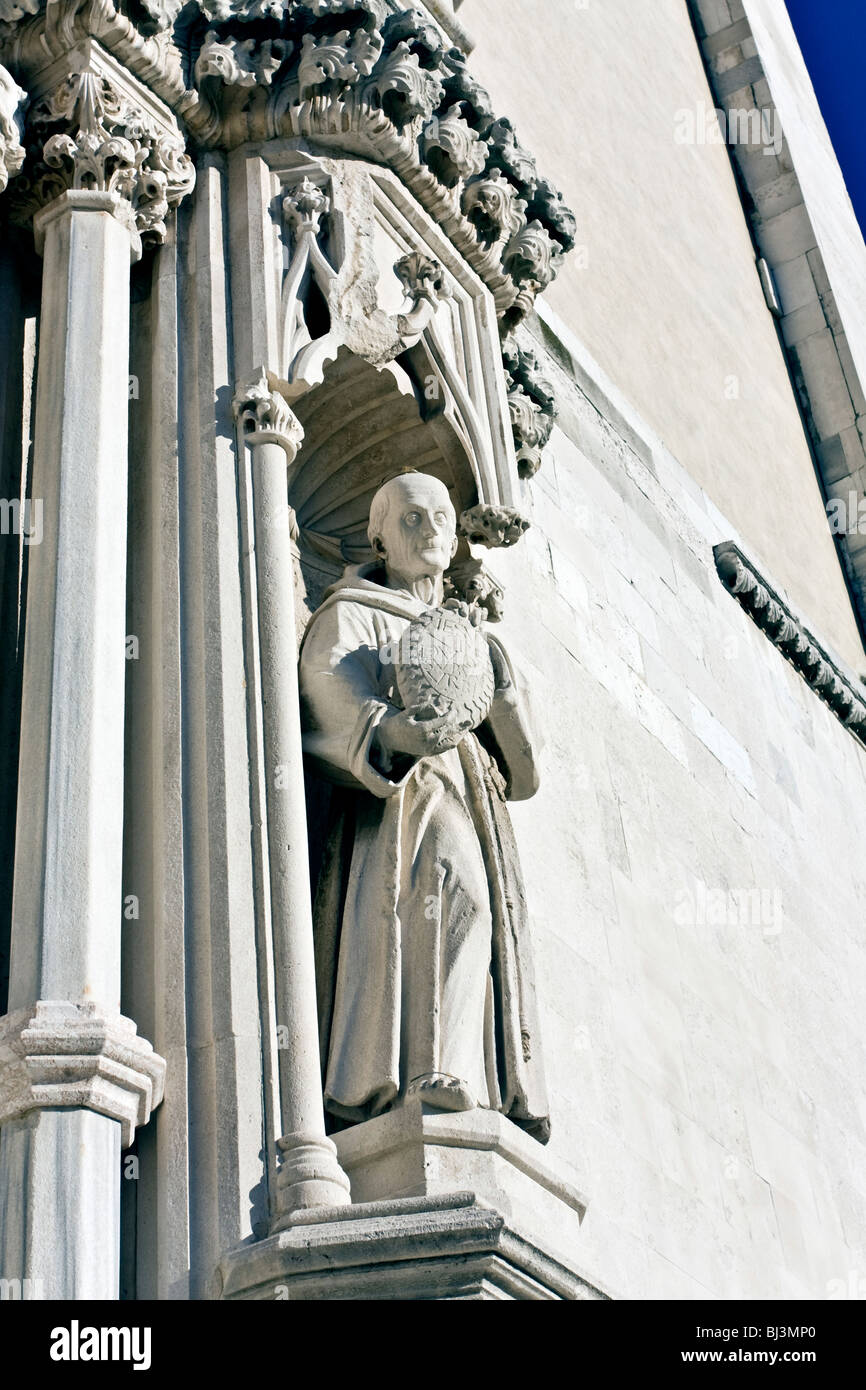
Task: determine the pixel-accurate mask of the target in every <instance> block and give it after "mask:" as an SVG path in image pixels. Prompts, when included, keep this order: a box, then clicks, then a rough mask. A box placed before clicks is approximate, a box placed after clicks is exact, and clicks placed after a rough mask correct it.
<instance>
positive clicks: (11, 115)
mask: <svg viewBox="0 0 866 1390" xmlns="http://www.w3.org/2000/svg"><path fill="white" fill-rule="evenodd" d="M26 100H27V93H26V92H24V91H22V89H21V88H20V87H19V86H18V84H17V82H14V81H13V80H12V77H11V75H10V74H9V73H8V72H7V71H6V69H5V68H4V67H0V193H2V192H3V189H4V188H5V187H6V185H7V183H8V182H9V180H10V179H11V178H12V176H13V175H14V174H17V173H18V171H19V169H20V168H21V165H22V164H23V163H24V146H23V145H22V143H21V129H22V117H21V111H22V108H23V105H24V102H25V101H26Z"/></svg>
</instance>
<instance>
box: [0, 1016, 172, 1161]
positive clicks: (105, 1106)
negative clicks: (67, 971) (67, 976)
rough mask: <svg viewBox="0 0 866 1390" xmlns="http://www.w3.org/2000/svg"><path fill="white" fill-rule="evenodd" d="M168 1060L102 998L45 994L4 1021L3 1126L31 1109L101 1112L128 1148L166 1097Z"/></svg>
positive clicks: (0, 1042) (0, 1067)
mask: <svg viewBox="0 0 866 1390" xmlns="http://www.w3.org/2000/svg"><path fill="white" fill-rule="evenodd" d="M164 1081H165V1062H164V1060H163V1058H162V1057H160V1056H158V1054H157V1053H155V1052H154V1050H153V1048H152V1047H151V1045H150V1043H149V1042H147V1041H146V1040H145V1039H144V1038H140V1037H139V1036H138V1033H137V1030H136V1026H135V1024H134V1023H133V1022H132V1020H131V1019H128V1018H124V1017H123V1016H122V1015H121V1014H112V1013H110V1012H108V1011H107V1010H103V1009H101V1008H100V1007H99V1006H98V1005H97V1004H93V1003H89V1002H86V1003H81V1004H70V1003H62V1002H57V1001H51V1000H40V1001H39V1002H38V1003H37V1004H36V1005H35V1006H34V1007H33V1008H29V1009H19V1010H17V1011H16V1012H15V1013H13V1014H8V1015H7V1016H6V1017H5V1018H4V1019H3V1020H2V1021H0V1124H5V1123H7V1122H9V1121H10V1120H14V1119H19V1118H20V1117H21V1116H23V1115H26V1114H28V1113H29V1112H30V1111H31V1110H46V1109H58V1108H74V1109H86V1110H94V1111H96V1113H97V1114H100V1115H107V1116H108V1118H109V1119H112V1120H117V1121H118V1123H119V1124H120V1127H121V1143H122V1145H123V1147H124V1148H128V1147H129V1145H130V1144H131V1143H132V1141H133V1138H134V1137H135V1130H136V1128H137V1127H138V1126H140V1125H146V1124H147V1122H148V1120H149V1118H150V1114H151V1111H152V1110H155V1109H156V1107H157V1106H158V1105H159V1103H160V1101H161V1100H162V1094H163V1085H164Z"/></svg>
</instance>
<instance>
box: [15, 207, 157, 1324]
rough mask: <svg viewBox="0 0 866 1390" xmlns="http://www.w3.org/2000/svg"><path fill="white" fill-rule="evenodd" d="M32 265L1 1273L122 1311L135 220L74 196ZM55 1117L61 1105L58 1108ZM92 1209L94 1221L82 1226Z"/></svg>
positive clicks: (139, 1104) (129, 1125)
mask: <svg viewBox="0 0 866 1390" xmlns="http://www.w3.org/2000/svg"><path fill="white" fill-rule="evenodd" d="M34 229H35V233H36V241H37V246H38V247H39V248H40V249H41V250H42V251H43V256H44V276H43V292H42V312H41V325H40V349H39V363H38V387H37V400H36V424H35V435H34V455H33V497H34V499H38V503H41V508H42V540H41V543H40V544H39V545H33V546H31V548H30V554H29V561H30V569H29V577H28V585H27V617H26V633H25V650H24V675H23V691H22V710H21V747H20V770H19V782H18V819H17V829H16V846H15V879H14V896H13V912H12V952H11V965H10V986H9V1011H10V1012H9V1014H8V1015H7V1017H6V1018H5V1019H3V1020H2V1022H0V1044H2V1045H0V1120H2V1122H3V1128H2V1137H0V1276H2V1277H5V1278H7V1279H9V1278H19V1279H22V1280H23V1279H27V1280H30V1281H31V1283H30V1288H31V1289H35V1290H36V1291H37V1296H43V1297H45V1298H58V1299H79V1298H101V1299H107V1298H116V1297H117V1295H118V1245H119V1206H120V1148H121V1142H123V1143H124V1144H128V1143H129V1142H130V1141H131V1138H132V1133H133V1131H134V1128H135V1125H136V1123H143V1122H144V1120H146V1118H147V1116H148V1115H149V1113H150V1109H151V1106H152V1105H153V1104H156V1103H158V1102H159V1099H160V1097H161V1094H162V1083H163V1072H164V1063H163V1062H162V1060H161V1059H160V1058H159V1057H157V1056H156V1055H155V1054H154V1053H153V1051H152V1049H151V1048H150V1046H149V1044H148V1043H146V1042H144V1041H143V1040H142V1039H139V1038H138V1037H137V1036H136V1033H135V1027H134V1025H133V1024H132V1023H130V1022H129V1021H128V1020H125V1019H122V1018H121V1016H120V1014H119V1004H120V936H121V932H120V924H121V909H122V883H121V864H122V836H123V719H124V682H125V664H126V663H125V643H124V636H125V609H126V603H125V596H126V491H127V409H128V372H129V367H128V362H129V267H130V259H131V256H137V255H138V254H140V241H139V237H138V233H137V231H136V228H135V223H134V220H133V212H132V207H131V205H130V203H129V202H128V200H127V199H125V198H124V197H122V196H121V195H120V194H118V193H117V192H110V191H98V190H82V189H76V190H74V191H68V192H66V193H64V194H62V195H61V196H60V197H59V198H58V199H56V200H55V201H54V202H53V203H51V204H50V205H49V206H48V207H47V208H45V209H43V211H42V212H40V213H39V214H38V215H37V217H36V219H35V224H34ZM60 1107H62V1108H60ZM88 1213H89V1215H88Z"/></svg>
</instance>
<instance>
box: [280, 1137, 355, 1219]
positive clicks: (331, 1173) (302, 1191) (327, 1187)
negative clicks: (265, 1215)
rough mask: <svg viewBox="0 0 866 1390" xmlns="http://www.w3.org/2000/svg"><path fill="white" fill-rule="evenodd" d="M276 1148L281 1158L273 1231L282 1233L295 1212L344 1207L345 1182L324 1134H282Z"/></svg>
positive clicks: (335, 1153) (334, 1149)
mask: <svg viewBox="0 0 866 1390" xmlns="http://www.w3.org/2000/svg"><path fill="white" fill-rule="evenodd" d="M277 1147H278V1148H279V1150H280V1153H281V1155H282V1158H281V1162H280V1166H279V1169H278V1171H277V1212H276V1217H275V1219H274V1221H273V1226H272V1229H273V1230H275V1231H282V1230H283V1229H284V1227H285V1226H286V1225H287V1224H288V1223H289V1222H291V1221H292V1220H294V1218H295V1214H296V1213H297V1212H301V1213H303V1212H305V1211H309V1210H311V1209H317V1208H320V1207H342V1206H347V1205H348V1203H349V1202H350V1201H351V1197H350V1196H349V1179H348V1178H347V1177H346V1175H345V1173H344V1172H343V1171H342V1169H341V1168H340V1165H339V1163H338V1161H337V1150H336V1148H335V1147H334V1144H333V1141H332V1140H330V1139H326V1138H325V1136H324V1134H322V1135H318V1134H286V1135H284V1136H283V1138H282V1139H278V1140H277Z"/></svg>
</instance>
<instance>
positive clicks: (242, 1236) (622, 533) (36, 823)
mask: <svg viewBox="0 0 866 1390" xmlns="http://www.w3.org/2000/svg"><path fill="white" fill-rule="evenodd" d="M549 3H550V4H558V3H560V0H549ZM562 3H563V4H564V3H565V0H562ZM732 4H735V0H724V3H723V4H721V5H720V6H718V7H717V10H719V11H721V10H724V11H726V13H725V14H720V13H719V14H717V15H716V18H715V20H712V21H711V17H710V16H708V15H707V16H704V19H703V21H702V22H703V29H702V31H701V32H702V36H703V37H704V38H705V39H706V38H707V35H708V34H709V35H710V36H711V34H712V32H715V31H712V30H711V29H710V28H708V26H709V25H710V24H711V22H715V23H716V25H717V29H718V30H719V31H722V32H724V31H725V25H727V26H731V25H734V24H738V23H739V24H742V23H745V22H746V19H745V17H740V16H739V15H738V16H734V15H732V13H731V8H730V5H732ZM472 8H473V5H472V3H469V4H466V5H465V7H461V12H460V15H459V17H458V15H457V14H456V13H455V7H454V6H452V5H451V4H450V3H446V0H429V3H427V4H426V5H416V6H413V7H409V6H404V5H401V4H399V3H397V0H306V3H303V4H302V3H300V0H298V3H285V4H276V5H269V6H265V7H262V6H257V5H248V4H242V3H238V4H230V5H223V4H220V5H215V4H212V3H210V0H199V3H197V4H195V5H192V6H190V5H186V6H182V5H181V4H180V3H174V0H160V2H159V3H157V0H153V3H150V2H149V0H148V2H146V3H143V4H141V5H136V6H134V7H133V6H127V5H124V4H122V3H119V0H118V2H117V3H115V0H104V3H103V4H101V5H100V6H98V7H78V6H66V7H63V6H59V5H58V4H57V3H55V0H49V3H47V4H44V3H40V0H28V3H27V4H24V5H12V6H9V5H5V6H4V5H3V4H2V0H0V237H2V245H0V305H2V312H3V314H4V318H5V320H6V323H7V324H8V333H7V338H6V342H5V344H4V345H3V347H2V348H0V355H2V357H3V362H2V368H3V370H4V371H5V372H6V377H7V381H8V385H7V386H6V388H5V390H4V391H3V392H2V393H0V438H2V439H3V441H4V450H5V453H4V459H3V464H2V468H3V484H2V489H0V490H4V489H5V495H6V497H7V498H9V499H18V509H17V512H16V511H15V510H14V509H13V508H12V507H11V505H7V504H6V503H4V507H5V511H4V516H6V515H7V514H8V516H9V517H10V518H13V519H14V518H15V517H16V516H17V517H18V519H19V522H20V524H19V527H18V532H17V533H16V534H15V535H13V536H7V535H6V534H4V536H3V543H4V550H3V561H2V569H0V580H2V601H0V622H2V624H3V629H4V637H5V640H6V641H7V644H8V648H9V650H10V652H12V653H16V655H15V656H14V658H13V660H12V661H11V663H10V671H11V672H12V673H13V676H12V679H11V680H10V682H9V685H8V689H7V690H6V691H5V692H4V695H3V704H2V708H0V719H2V720H3V721H4V725H3V727H4V731H5V733H6V735H7V740H6V741H7V742H10V743H11V746H13V747H14V748H17V760H16V758H15V757H14V756H12V755H10V754H9V752H8V751H7V752H6V753H4V755H3V758H4V762H3V764H2V767H3V775H4V776H5V777H6V779H7V785H6V786H5V789H4V792H3V797H4V801H3V805H2V816H0V836H2V837H3V846H4V848H6V849H8V851H9V854H10V856H11V854H12V851H13V848H14V867H13V869H12V871H11V872H10V873H9V874H8V875H7V878H6V879H3V880H2V882H0V893H2V902H0V906H2V911H3V912H4V914H5V919H4V920H6V923H7V926H6V928H5V930H6V937H5V938H4V936H3V935H2V933H0V945H2V944H3V942H4V940H5V941H7V945H5V946H4V947H3V950H4V954H3V957H2V963H3V965H4V970H5V971H6V973H7V974H8V996H7V997H6V1000H5V1013H4V1016H3V1017H2V1019H0V1122H2V1129H0V1276H2V1277H3V1278H5V1279H21V1280H24V1279H28V1280H30V1281H31V1287H32V1288H36V1289H39V1290H41V1296H44V1297H60V1298H68V1299H75V1298H86V1297H99V1298H116V1297H118V1296H120V1297H123V1298H131V1299H136V1298H159V1299H181V1300H183V1299H210V1298H220V1297H222V1298H227V1299H249V1298H252V1299H274V1298H278V1299H282V1298H291V1299H328V1298H347V1297H348V1298H370V1297H372V1298H377V1299H378V1298H419V1299H421V1298H430V1297H434V1298H442V1299H447V1298H481V1299H484V1298H503V1297H504V1298H526V1299H551V1298H552V1299H567V1300H574V1299H599V1298H604V1297H608V1296H614V1297H617V1296H624V1297H630V1298H645V1297H651V1296H661V1297H665V1298H672V1299H675V1298H681V1297H693V1296H698V1297H716V1298H736V1297H742V1296H755V1297H786V1296H801V1297H806V1298H820V1297H826V1296H828V1291H829V1293H830V1296H832V1291H831V1284H832V1281H833V1280H834V1279H842V1280H843V1281H844V1280H845V1279H846V1278H847V1277H848V1271H849V1270H851V1269H856V1268H857V1267H858V1266H857V1261H858V1260H862V1258H863V1249H864V1242H866V1235H864V1224H863V1217H864V1213H866V1195H863V1178H862V1173H863V1171H864V1169H863V1165H862V1164H861V1163H860V1157H861V1156H862V1153H863V1151H864V1150H866V1135H864V1133H863V1113H864V1112H863V1107H862V1094H861V1093H860V1091H856V1094H855V1091H854V1090H852V1086H855V1085H859V1082H857V1083H852V1081H851V1078H852V1077H853V1076H857V1075H859V1073H858V1064H862V1044H861V1043H860V1042H859V1041H858V1037H859V1033H858V1020H859V1016H860V1008H861V1004H862V994H863V989H864V986H866V959H864V956H863V949H862V944H861V943H860V941H859V940H858V934H857V926H856V923H857V920H858V913H859V912H862V904H863V900H864V893H866V885H864V881H863V874H862V870H861V868H860V856H859V854H858V846H859V843H860V841H861V839H862V830H863V828H864V820H866V811H864V790H866V788H864V780H866V752H864V746H863V745H864V737H863V733H864V729H866V707H864V705H863V700H862V695H861V688H862V686H861V683H860V682H859V678H858V675H857V673H856V671H853V670H851V669H850V663H849V664H846V663H845V662H843V661H842V660H841V659H840V658H837V657H836V656H835V655H834V654H833V652H832V650H831V647H830V644H829V643H828V641H827V640H826V639H825V637H824V634H823V629H822V623H821V617H822V615H821V613H820V612H814V611H810V612H801V611H799V609H798V608H797V607H796V606H795V605H793V604H792V603H791V602H790V601H789V599H788V597H787V595H786V593H785V592H784V591H783V590H782V589H781V588H780V586H779V583H778V582H777V579H776V576H774V574H773V573H770V572H768V571H767V569H766V568H765V566H764V563H763V556H762V555H760V554H759V555H755V554H754V552H753V551H752V550H751V549H750V546H749V543H748V541H747V540H744V539H743V537H742V536H741V535H740V534H739V533H738V529H737V527H736V526H734V525H733V524H731V523H730V522H728V521H727V520H726V518H725V516H724V515H723V514H722V513H721V512H720V511H719V510H718V509H717V507H716V505H715V504H714V501H713V499H712V498H711V497H710V496H709V495H708V494H707V492H705V491H704V490H703V488H702V487H701V486H699V485H698V483H697V482H696V481H695V479H694V478H693V477H692V476H691V474H690V472H689V471H688V460H686V459H682V458H679V459H678V458H675V457H674V456H673V454H672V453H671V452H670V450H669V449H668V448H667V447H666V446H665V443H664V442H662V440H661V439H659V438H658V437H657V435H656V434H654V432H653V430H652V429H651V428H650V426H649V425H647V424H646V423H645V421H644V419H643V418H642V414H641V411H640V409H639V407H638V406H636V405H635V403H634V402H633V401H630V400H628V399H626V398H625V396H624V395H623V394H622V392H621V391H620V390H619V389H618V386H617V384H616V382H612V381H610V380H608V378H607V377H606V376H605V374H604V372H603V371H602V370H601V368H599V367H598V366H597V365H596V363H595V362H594V361H593V359H592V357H591V355H590V350H591V346H592V345H591V344H590V345H589V348H588V347H587V345H586V344H585V343H583V342H581V341H580V339H579V337H578V336H577V335H576V334H575V332H574V330H573V328H572V327H571V326H569V325H568V324H565V323H563V322H562V321H561V320H560V319H559V318H558V317H557V315H556V314H555V313H554V312H553V310H552V309H551V308H550V307H549V305H548V303H547V301H546V299H545V291H546V290H548V289H549V287H550V286H551V285H552V284H553V281H554V279H555V277H556V276H557V275H558V273H559V272H560V271H561V270H562V269H563V267H567V266H568V264H569V256H570V254H571V253H572V251H573V249H574V246H575V242H576V241H577V239H578V237H579V226H580V210H579V208H577V209H576V212H577V217H575V213H573V212H572V211H571V210H570V209H569V208H568V207H567V206H566V204H565V202H564V200H563V198H562V196H561V194H560V193H559V192H558V191H557V177H558V174H559V172H560V171H559V170H558V169H557V167H556V160H555V159H554V161H553V164H552V167H546V165H545V160H546V158H547V152H546V151H545V152H544V157H542V155H541V152H533V151H531V150H528V149H527V148H525V147H524V145H523V144H521V141H520V139H519V138H518V134H517V131H516V129H515V126H514V124H513V123H512V121H511V120H510V119H509V116H510V114H511V113H510V112H509V111H508V110H507V109H506V110H504V111H500V109H499V107H498V105H497V104H496V103H495V101H494V99H493V98H492V97H491V95H490V94H489V93H488V91H487V90H486V89H485V87H484V86H482V85H481V83H480V81H479V80H478V79H477V78H476V76H474V75H473V67H472V59H471V57H468V58H467V56H466V50H467V49H469V48H470V47H471V27H472ZM710 8H712V6H710ZM683 9H684V11H685V9H686V7H685V5H684V6H683ZM756 22H757V21H756ZM467 30H469V31H470V32H469V33H467ZM738 33H739V31H738ZM740 41H741V40H740ZM692 42H695V40H694V38H692ZM716 46H717V47H718V44H717V45H716ZM695 54H696V63H697V61H698V58H699V54H698V50H697V44H696V43H695ZM633 57H634V60H635V61H637V55H633ZM551 103H552V105H551V120H553V119H554V116H553V107H554V105H555V103H554V102H553V97H551ZM536 153H538V158H536ZM561 157H562V158H564V157H565V156H561ZM682 215H683V216H685V215H686V212H685V210H683V214H682ZM745 265H746V269H748V270H749V272H750V273H754V268H753V266H750V265H748V263H745ZM744 274H745V270H744ZM779 351H780V352H781V351H782V348H781V346H780V348H779ZM814 390H815V393H816V400H817V391H818V387H817V385H816V386H815V387H814ZM788 408H789V407H788V405H787V404H785V406H784V409H785V410H787V409H788ZM790 409H791V410H792V411H796V404H795V402H794V401H793V397H792V398H791V401H790ZM785 423H786V428H788V427H791V420H790V419H788V418H787V416H786V421H785ZM418 475H420V479H419V476H418ZM394 479H398V480H401V481H398V482H397V483H396V484H395V483H393V482H391V480H394ZM413 479H414V481H413ZM384 484H389V486H390V489H391V492H389V489H388V488H386V489H385V493H386V494H388V496H389V497H390V496H391V494H392V493H393V497H394V498H397V499H398V500H397V501H396V502H393V503H392V504H391V509H390V511H389V508H388V506H386V505H384V504H383V503H382V501H381V498H382V497H383V495H384V494H383V493H382V492H380V489H382V487H383V485H384ZM377 496H378V499H379V500H378V501H377V503H376V505H375V506H374V507H373V509H372V515H371V504H372V503H373V499H374V498H377ZM377 518H378V521H377ZM404 524H405V526H407V527H413V526H416V525H417V526H419V527H420V528H421V529H422V530H423V529H424V528H425V527H429V530H430V535H429V536H428V538H427V540H424V539H423V537H422V540H420V541H418V542H417V544H415V548H414V549H413V548H412V546H411V545H409V543H408V542H406V546H407V547H408V548H405V549H402V550H401V545H402V544H403V542H402V540H401V532H400V529H399V528H400V526H402V525H404ZM37 527H38V539H37ZM4 531H5V528H4ZM10 540H13V541H14V545H10V544H9V542H10ZM725 543H730V544H729V545H728V547H727V549H719V547H723V546H724V545H725ZM413 544H414V543H413ZM714 547H716V550H715V552H714ZM413 556H414V560H413V559H412V557H413ZM419 557H420V560H419ZM425 557H426V559H425ZM725 557H727V559H726V558H725ZM732 557H733V558H732ZM410 562H411V563H410ZM416 562H417V563H416ZM413 564H414V565H415V568H414V569H413V568H412V566H413ZM726 566H727V568H726ZM840 586H841V581H840ZM727 590H731V592H728V591H727ZM443 604H444V605H445V606H446V607H445V610H444V611H446V612H447V613H449V614H450V617H449V618H448V619H447V620H444V619H443V620H442V624H443V625H444V626H442V625H440V626H442V630H444V627H448V626H449V624H451V625H452V626H454V625H456V627H455V629H454V630H455V631H456V630H457V629H459V627H460V624H464V625H465V628H466V630H467V631H471V632H472V633H473V634H475V635H476V636H477V638H478V641H479V642H480V643H481V647H480V651H481V653H482V655H481V656H480V657H478V660H479V661H480V662H481V667H484V670H485V671H486V666H485V662H486V660H487V654H488V653H490V660H491V661H492V667H491V673H490V688H489V690H488V689H487V687H486V686H484V691H483V692H482V693H479V691H480V689H481V686H482V685H484V681H485V680H486V679H487V676H486V675H485V674H483V673H482V674H481V675H479V676H478V681H479V682H480V683H481V685H472V688H471V690H469V689H468V687H467V686H466V684H465V681H464V683H463V685H462V686H461V687H460V698H462V699H464V703H465V704H466V707H467V709H470V710H471V712H470V713H468V714H466V715H465V718H464V722H463V724H462V725H461V726H460V727H459V728H458V727H457V726H456V725H455V724H454V719H453V718H452V713H448V712H447V711H452V705H449V704H448V702H447V701H446V703H445V704H441V705H436V708H435V710H433V711H431V710H428V711H427V716H429V715H430V714H431V712H432V713H435V714H436V716H437V720H438V722H437V724H436V729H437V730H438V733H437V734H436V736H435V738H434V734H433V733H432V732H431V727H432V726H428V727H426V728H424V729H422V730H421V732H419V723H418V720H415V719H414V718H413V717H412V716H411V706H410V705H409V704H408V697H406V689H405V686H404V687H400V686H399V680H400V674H401V673H400V669H399V661H398V662H397V663H396V665H395V663H394V661H393V660H392V659H391V657H388V656H387V655H383V653H385V652H386V648H387V649H388V650H391V649H393V648H396V646H399V644H400V642H401V640H402V639H403V637H404V636H405V634H406V631H407V629H408V628H409V627H410V626H411V625H412V624H413V623H416V624H417V622H418V621H419V620H422V619H424V615H425V614H428V613H429V610H430V608H431V607H432V608H439V607H441V606H442V605H443ZM319 610H321V611H319ZM314 613H318V614H319V616H317V617H316V618H315V620H313V619H312V615H313V614H314ZM852 623H853V619H852ZM460 630H461V631H462V630H463V629H460ZM389 644H390V647H389ZM299 651H300V653H301V666H300V676H299V667H298V654H299ZM476 655H477V651H476ZM481 667H479V670H481ZM359 671H360V672H361V673H362V674H361V675H359V674H358V673H359ZM371 673H372V674H371ZM434 674H435V673H434ZM338 678H339V681H338ZM461 679H462V678H461ZM473 679H474V677H473ZM338 684H339V690H338ZM401 691H402V693H401ZM467 691H468V693H467ZM395 692H396V693H395ZM427 694H428V696H429V691H428V692H427ZM438 698H439V697H438V696H437V699H438ZM394 702H396V704H395V703H394ZM401 703H405V704H406V709H407V710H408V711H409V713H408V715H407V716H406V717H404V714H403V713H402V712H400V711H399V710H398V708H397V706H399V705H400V704H401ZM434 704H435V701H434ZM454 707H456V706H454ZM452 712H453V711H452ZM427 716H425V717H427ZM449 720H450V721H451V722H450V723H449ZM423 723H424V718H423V717H422V718H421V724H423ZM446 726H447V727H446ZM443 729H444V732H443ZM436 738H438V739H439V741H438V742H437V741H436ZM425 740H426V741H425ZM469 749H471V750H472V751H467V750H469ZM16 781H17V790H16ZM340 798H343V800H342V801H341V800H340ZM506 803H507V807H506ZM347 808H348V809H347ZM337 811H339V815H340V817H342V819H338V818H337ZM335 827H336V829H335ZM828 856H829V858H828ZM830 861H832V863H833V865H835V866H836V867H835V868H834V870H833V874H834V878H833V890H832V894H829V893H828V891H827V881H826V875H827V863H828V862H830ZM437 874H438V875H439V877H438V878H437ZM389 875H390V878H389ZM392 878H393V885H391V886H393V893H392V894H391V896H390V897H389V896H388V895H389V892H390V887H389V884H390V883H391V879H392ZM317 883H318V891H317ZM431 887H432V888H434V889H435V891H431ZM831 900H832V906H829V903H830V901H831ZM434 922H435V924H436V930H437V931H438V933H439V935H438V936H437V937H436V938H435V941H434V938H433V936H432V935H430V933H429V932H428V930H427V928H428V924H431V923H434ZM328 923H330V924H331V925H330V926H328ZM432 930H433V928H432V926H431V927H430V931H431V932H432ZM334 932H336V933H337V937H338V938H339V940H337V939H334V936H333V934H334ZM329 933H330V934H331V935H329ZM340 933H341V935H340ZM431 943H432V944H431ZM329 953H330V955H329ZM2 1003H3V1001H2V1000H0V1005H2ZM401 1009H402V1015H401ZM401 1017H402V1023H401ZM861 1070H862V1067H861ZM548 1141H549V1142H548ZM70 1194H72V1196H73V1198H74V1201H75V1204H76V1208H77V1213H78V1214H77V1216H76V1219H75V1221H73V1222H71V1223H70V1222H61V1221H60V1219H59V1213H60V1210H61V1207H62V1206H63V1205H65V1204H67V1203H68V1202H69V1201H70ZM97 1213H99V1214H100V1215H99V1216H97Z"/></svg>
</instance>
